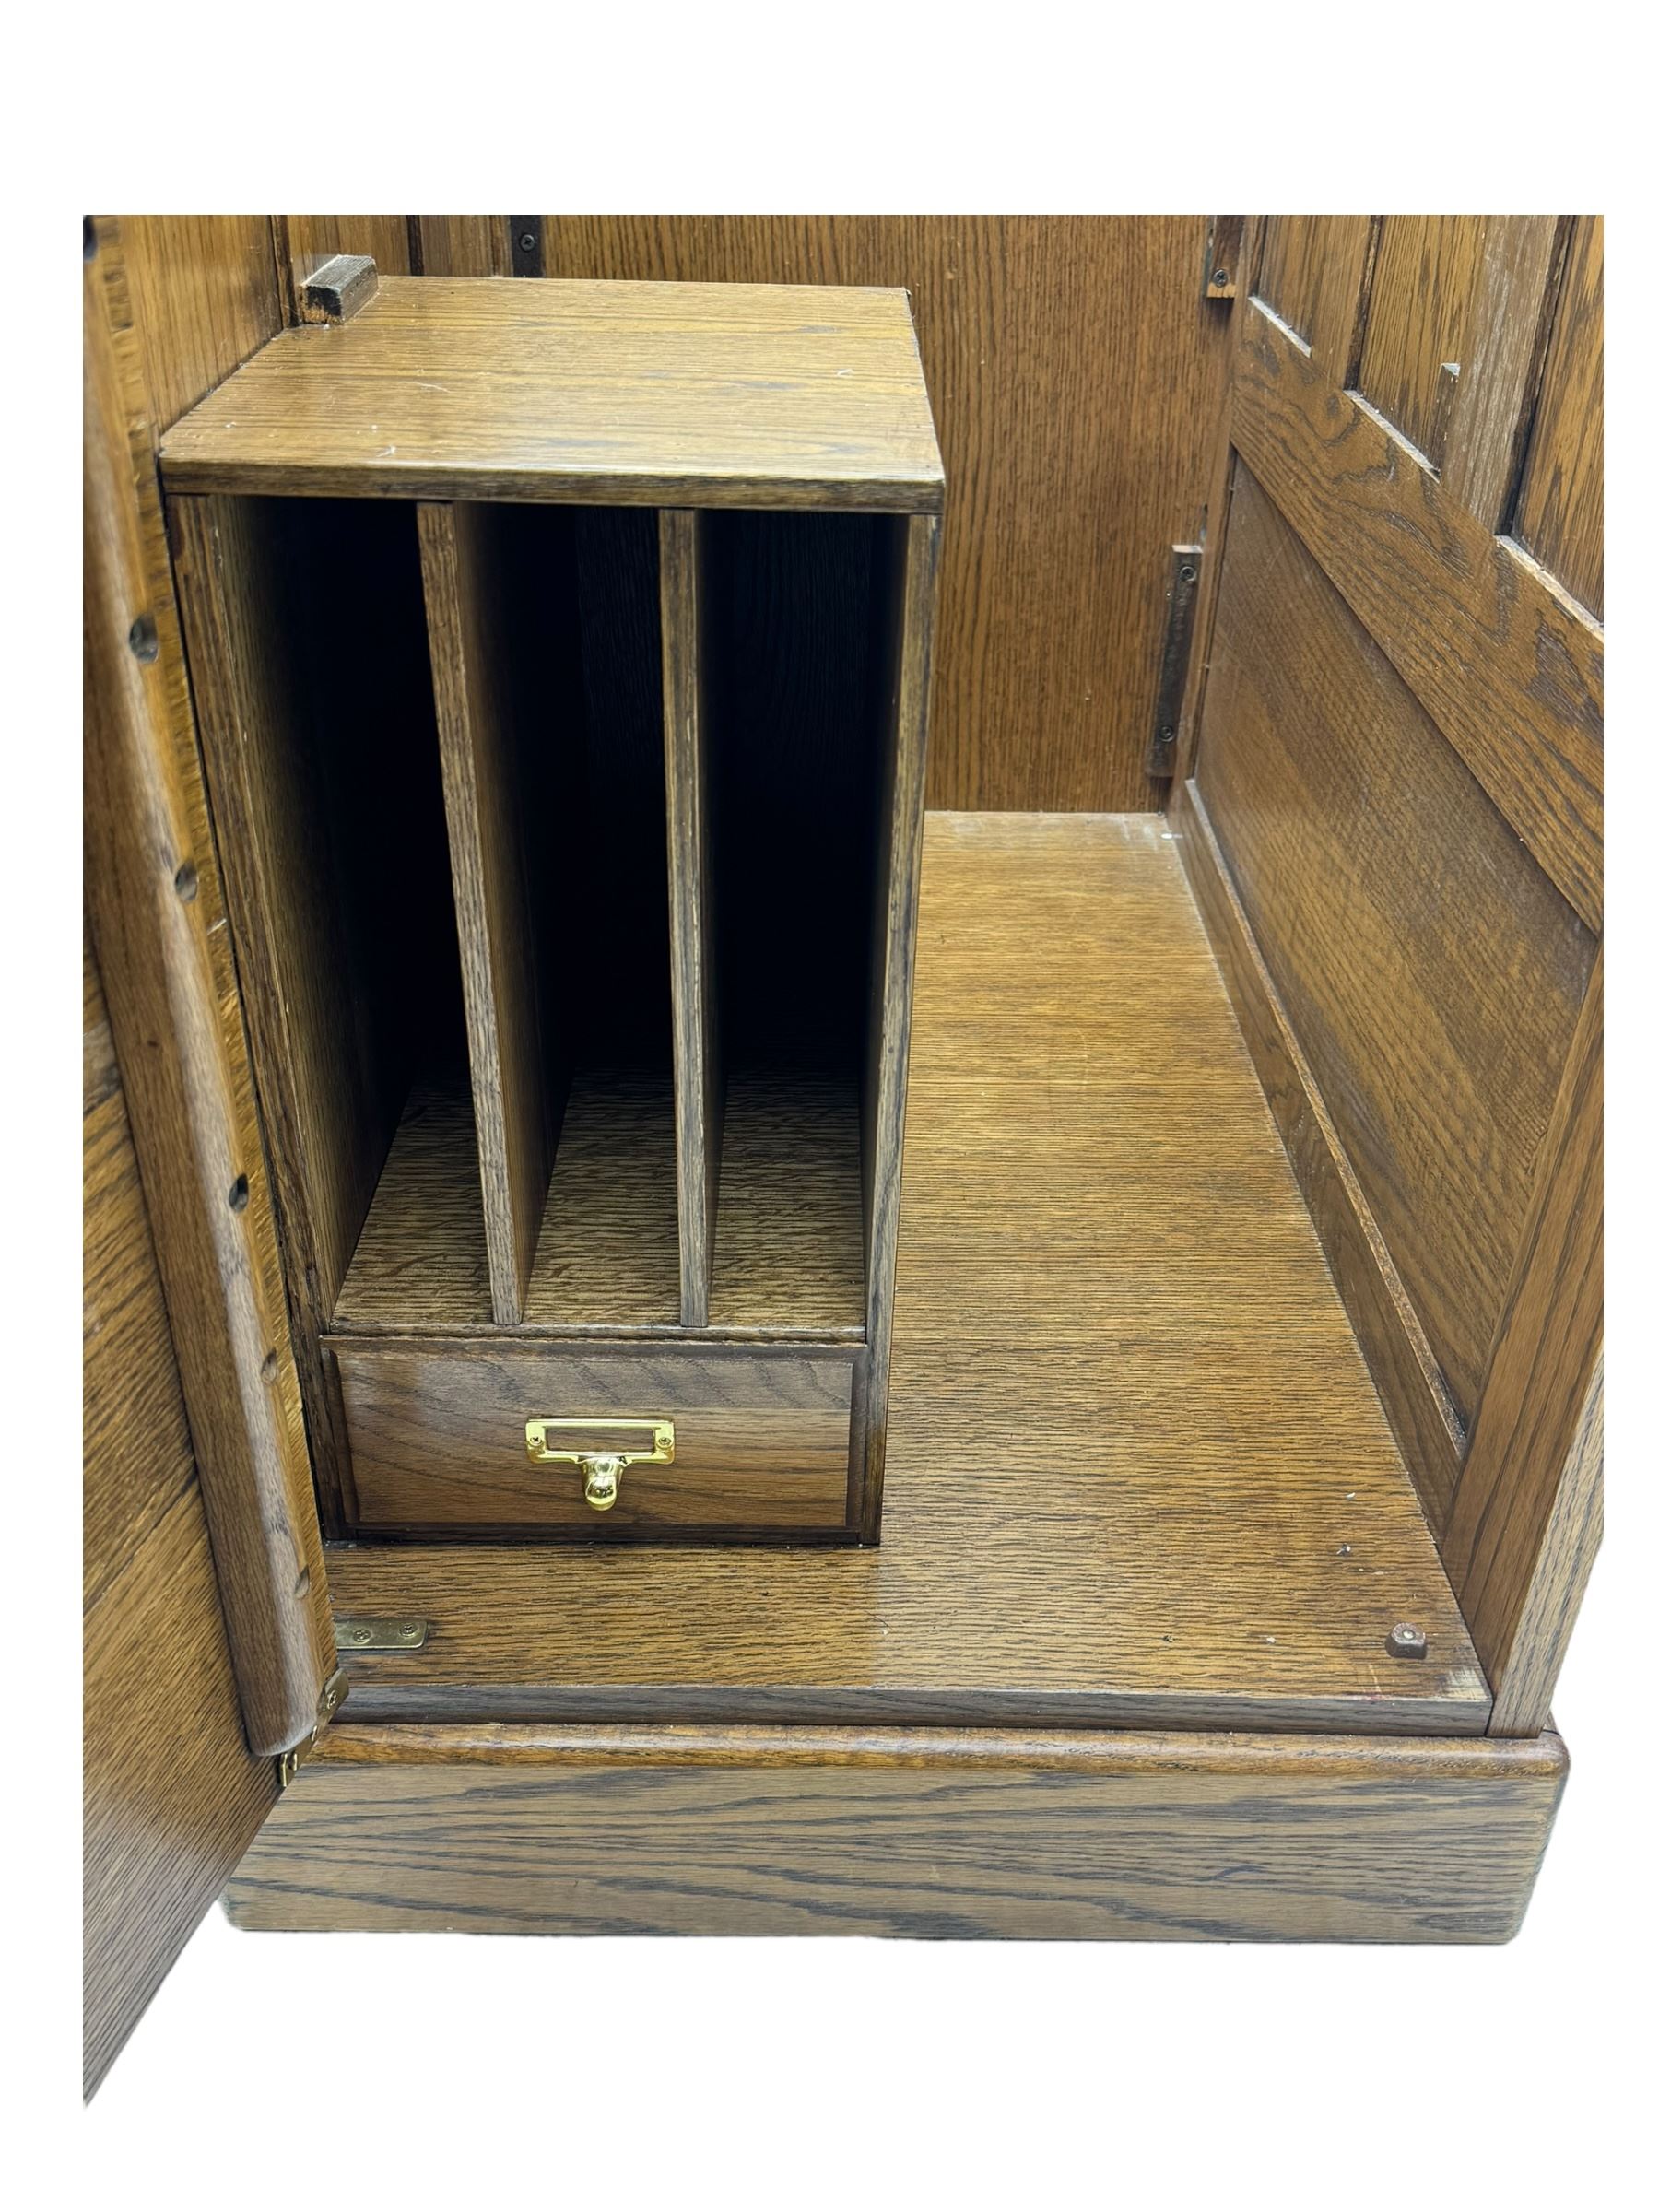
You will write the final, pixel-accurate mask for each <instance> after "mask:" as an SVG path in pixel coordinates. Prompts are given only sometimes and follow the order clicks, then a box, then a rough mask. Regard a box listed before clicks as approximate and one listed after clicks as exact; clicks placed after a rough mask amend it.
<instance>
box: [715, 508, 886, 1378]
mask: <svg viewBox="0 0 1659 2212" xmlns="http://www.w3.org/2000/svg"><path fill="white" fill-rule="evenodd" d="M894 536H895V525H894V524H892V522H891V521H890V519H889V518H886V517H882V516H875V515H856V514H854V515H841V514H805V513H760V512H726V513H712V514H709V515H707V516H705V517H703V518H702V519H701V522H700V526H699V532H698V543H699V553H700V653H701V657H702V670H701V674H702V684H701V724H702V727H701V742H700V767H701V773H702V775H703V778H704V779H705V782H706V785H707V818H708V819H707V835H706V844H707V853H706V863H705V865H706V866H707V869H708V872H709V875H710V877H711V884H712V888H711V898H710V905H711V915H710V923H711V929H710V935H711V945H710V949H709V956H708V960H707V981H708V989H709V994H710V998H711V1002H712V1008H713V1030H714V1038H715V1041H714V1044H713V1047H712V1049H713V1050H714V1051H716V1052H717V1053H718V1058H719V1065H720V1069H721V1078H722V1095H723V1100H724V1111H723V1112H722V1114H721V1116H720V1124H719V1163H718V1181H717V1185H716V1190H715V1203H714V1234H713V1240H712V1270H711V1277H710V1283H709V1305H708V1316H709V1320H710V1323H711V1324H712V1325H714V1326H717V1327H718V1326H722V1325H727V1326H746V1325H747V1326H757V1327H759V1326H765V1325H768V1324H771V1325H774V1326H789V1327H794V1328H798V1329H815V1330H819V1331H822V1332H824V1333H825V1334H836V1333H840V1332H842V1331H846V1332H849V1333H852V1332H862V1330H863V1327H864V1324H865V1237H866V1229H865V1214H866V1197H865V1180H866V1179H865V1158H866V1154H867V1153H868V1151H869V1148H870V1147H871V1146H872V1145H873V1142H874V1137H873V1133H872V1131H871V1129H870V1127H869V1110H868V1101H869V1100H870V1099H871V1096H872V1093H871V1086H870V1084H869V1082H868V1079H867V1078H868V1077H869V1075H870V1072H871V1053H872V1051H873V1050H874V1049H875V1046H874V1043H873V1040H874V1039H876V1038H877V1037H878V1035H879V1030H878V1024H877V1014H876V1009H877V1006H878V1002H879V998H880V992H879V988H878V978H877V947H880V946H882V945H883V944H884V943H885V935H884V931H883V930H882V928H881V927H880V926H879V924H880V922H881V919H882V917H881V916H880V915H879V914H878V912H877V907H878V901H879V899H880V895H881V894H882V892H883V890H884V888H885V883H886V853H885V845H884V840H885V837H886V835H887V825H888V819H889V818H890V810H891V791H892V763H891V759H890V754H891V747H892V714H891V697H892V686H893V675H894V671H893V638H894V629H895V621H894V607H893V594H894V582H895V574H896V571H897V567H898V562H897V559H896V549H895V545H894Z"/></svg>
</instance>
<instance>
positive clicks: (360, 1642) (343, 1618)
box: [335, 1613, 427, 1653]
mask: <svg viewBox="0 0 1659 2212" xmlns="http://www.w3.org/2000/svg"><path fill="white" fill-rule="evenodd" d="M426 1640H427V1624H426V1622H425V1621H424V1620H418V1619H416V1618H415V1617H414V1616H413V1615H412V1614H409V1613H394V1614H386V1615H383V1616H381V1617H379V1618H373V1617H371V1616H369V1615H366V1614H361V1613H341V1614H338V1615H336V1616H335V1643H336V1645H337V1646H338V1647H339V1649H340V1650H341V1651H342V1652H343V1653H356V1652H418V1651H419V1649H420V1647H421V1645H422V1644H423V1643H424V1642H425V1641H426Z"/></svg>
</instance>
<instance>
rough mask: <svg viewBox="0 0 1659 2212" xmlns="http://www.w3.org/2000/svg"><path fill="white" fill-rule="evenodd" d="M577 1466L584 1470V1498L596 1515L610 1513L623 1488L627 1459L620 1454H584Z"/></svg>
mask: <svg viewBox="0 0 1659 2212" xmlns="http://www.w3.org/2000/svg"><path fill="white" fill-rule="evenodd" d="M577 1464H578V1465H579V1466H580V1467H581V1469H582V1496H583V1497H584V1498H585V1499H586V1500H587V1501H588V1503H589V1504H590V1505H591V1506H592V1507H593V1509H594V1512H596V1513H608V1512H610V1509H611V1507H612V1506H613V1505H615V1504H616V1502H617V1496H618V1492H619V1491H620V1489H621V1488H622V1470H623V1468H624V1467H625V1466H626V1465H628V1461H627V1458H626V1457H625V1455H624V1454H623V1453H620V1452H583V1453H582V1454H581V1455H580V1457H579V1459H578V1462H577Z"/></svg>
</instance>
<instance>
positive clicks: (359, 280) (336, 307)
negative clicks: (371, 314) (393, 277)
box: [300, 253, 380, 323]
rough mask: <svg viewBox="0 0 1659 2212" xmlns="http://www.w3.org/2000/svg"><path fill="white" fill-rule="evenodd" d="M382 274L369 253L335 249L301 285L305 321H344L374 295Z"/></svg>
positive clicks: (301, 309) (301, 301) (301, 317)
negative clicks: (341, 251) (338, 251)
mask: <svg viewBox="0 0 1659 2212" xmlns="http://www.w3.org/2000/svg"><path fill="white" fill-rule="evenodd" d="M379 288H380V277H378V276H377V275H376V273H375V267H374V263H373V261H372V260H371V258H370V256H369V255H368V254H367V253H335V255H333V256H332V257H331V259H329V260H327V261H325V262H324V264H323V265H322V267H321V268H319V269H313V270H312V273H311V275H310V276H309V277H307V278H306V279H305V282H304V283H303V284H302V285H301V286H300V321H301V322H302V323H345V322H348V321H349V320H350V318H351V317H352V316H353V315H355V314H356V313H357V312H358V310H359V307H364V306H366V305H367V304H368V302H369V301H370V300H372V299H373V297H374V295H375V293H376V292H377V291H378V290H379Z"/></svg>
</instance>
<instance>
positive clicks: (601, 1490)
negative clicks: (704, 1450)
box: [524, 1414, 674, 1513]
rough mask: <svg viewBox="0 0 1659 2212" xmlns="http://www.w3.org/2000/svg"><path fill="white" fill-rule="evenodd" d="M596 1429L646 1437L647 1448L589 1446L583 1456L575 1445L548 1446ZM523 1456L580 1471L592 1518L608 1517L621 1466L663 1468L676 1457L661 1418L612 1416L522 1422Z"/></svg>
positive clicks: (668, 1423)
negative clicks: (606, 1448)
mask: <svg viewBox="0 0 1659 2212" xmlns="http://www.w3.org/2000/svg"><path fill="white" fill-rule="evenodd" d="M595 1429H621V1430H627V1431H629V1433H630V1434H633V1435H640V1434H643V1435H647V1436H649V1437H650V1439H651V1442H650V1444H649V1446H647V1445H645V1444H641V1445H640V1446H639V1447H638V1448H637V1449H632V1450H625V1451H620V1452H618V1451H615V1450H599V1451H595V1450H594V1449H593V1448H592V1447H591V1446H590V1447H589V1448H588V1449H587V1450H585V1451H583V1450H582V1449H581V1448H580V1447H579V1446H576V1445H573V1444H562V1443H559V1442H556V1441H549V1440H550V1439H554V1438H558V1437H561V1436H566V1435H569V1434H571V1432H572V1431H576V1432H581V1431H584V1430H585V1431H588V1432H590V1433H591V1432H592V1431H593V1430H595ZM524 1453H525V1456H526V1457H527V1458H528V1459H530V1460H532V1461H534V1463H535V1465H537V1466H538V1467H547V1466H568V1467H579V1468H580V1469H581V1471H582V1496H583V1497H584V1498H585V1499H586V1500H587V1502H588V1503H589V1505H591V1506H592V1507H593V1509H594V1512H596V1513H608V1512H610V1510H611V1508H612V1506H613V1505H615V1504H616V1502H617V1499H618V1495H619V1493H620V1491H621V1488H622V1470H623V1469H624V1468H625V1467H640V1466H659V1467H661V1466H667V1465H669V1464H670V1462H671V1461H672V1460H673V1458H674V1423H673V1422H672V1421H670V1420H665V1419H663V1418H661V1417H659V1416H655V1415H652V1416H648V1417H646V1418H637V1417H635V1416H633V1415H629V1416H626V1417H621V1416H612V1415H610V1414H587V1415H584V1416H582V1417H580V1418H574V1419H571V1418H560V1419H558V1420H553V1419H543V1418H536V1419H535V1420H529V1421H526V1422H525V1423H524Z"/></svg>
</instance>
